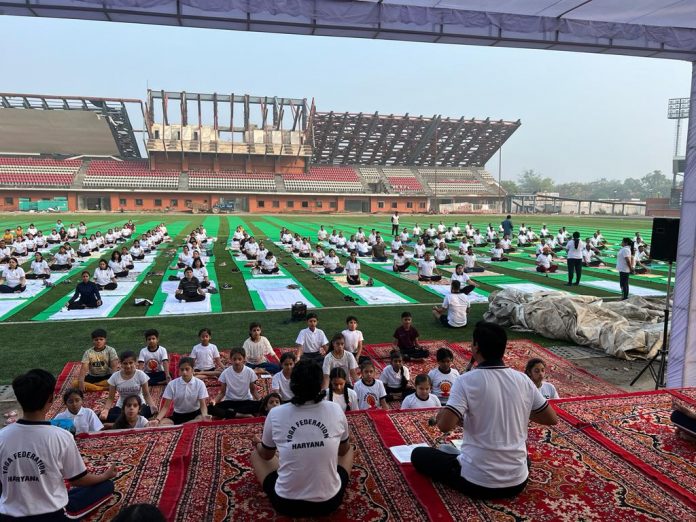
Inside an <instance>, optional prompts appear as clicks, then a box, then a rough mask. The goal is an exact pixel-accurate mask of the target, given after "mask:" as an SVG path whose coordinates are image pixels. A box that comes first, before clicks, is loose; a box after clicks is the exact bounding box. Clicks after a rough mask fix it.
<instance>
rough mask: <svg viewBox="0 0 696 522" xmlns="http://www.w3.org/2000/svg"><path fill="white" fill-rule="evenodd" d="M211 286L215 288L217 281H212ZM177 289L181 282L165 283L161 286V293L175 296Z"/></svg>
mask: <svg viewBox="0 0 696 522" xmlns="http://www.w3.org/2000/svg"><path fill="white" fill-rule="evenodd" d="M210 286H212V287H215V286H216V285H215V281H212V280H211V281H210ZM177 288H179V281H163V282H162V285H161V286H160V292H164V293H165V294H170V295H173V294H175V293H176V289H177ZM204 290H205V289H204Z"/></svg>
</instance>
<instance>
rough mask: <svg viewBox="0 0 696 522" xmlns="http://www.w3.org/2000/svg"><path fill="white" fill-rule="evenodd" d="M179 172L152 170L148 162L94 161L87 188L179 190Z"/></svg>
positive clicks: (91, 165) (85, 183)
mask: <svg viewBox="0 0 696 522" xmlns="http://www.w3.org/2000/svg"><path fill="white" fill-rule="evenodd" d="M179 174H180V172H179V171H177V170H150V168H149V167H148V164H147V162H146V161H102V160H95V161H92V162H91V163H90V165H89V167H88V168H87V173H86V175H85V180H84V183H83V185H84V186H85V187H125V188H142V189H150V188H158V189H177V188H178V187H179Z"/></svg>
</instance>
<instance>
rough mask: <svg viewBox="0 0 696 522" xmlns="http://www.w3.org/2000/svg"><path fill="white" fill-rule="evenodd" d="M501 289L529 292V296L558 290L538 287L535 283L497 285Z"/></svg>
mask: <svg viewBox="0 0 696 522" xmlns="http://www.w3.org/2000/svg"><path fill="white" fill-rule="evenodd" d="M496 286H499V287H500V288H513V289H515V290H519V291H520V292H527V293H528V294H533V293H534V292H556V291H557V290H555V289H553V288H549V287H548V286H542V285H537V284H535V283H504V284H501V285H496Z"/></svg>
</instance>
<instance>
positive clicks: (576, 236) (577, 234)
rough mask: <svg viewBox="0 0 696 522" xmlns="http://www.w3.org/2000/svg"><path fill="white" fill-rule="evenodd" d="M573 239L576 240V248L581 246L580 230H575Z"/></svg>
mask: <svg viewBox="0 0 696 522" xmlns="http://www.w3.org/2000/svg"><path fill="white" fill-rule="evenodd" d="M573 241H574V242H575V250H577V249H578V248H579V247H580V232H573Z"/></svg>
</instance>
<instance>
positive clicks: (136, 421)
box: [111, 395, 150, 430]
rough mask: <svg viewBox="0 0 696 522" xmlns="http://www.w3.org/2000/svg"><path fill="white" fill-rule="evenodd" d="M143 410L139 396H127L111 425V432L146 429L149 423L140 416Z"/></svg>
mask: <svg viewBox="0 0 696 522" xmlns="http://www.w3.org/2000/svg"><path fill="white" fill-rule="evenodd" d="M142 408H143V400H142V399H141V398H140V396H139V395H129V396H128V397H126V398H125V399H124V400H123V410H121V413H120V414H119V416H118V417H117V418H116V420H115V421H114V423H113V424H112V425H111V429H112V430H129V429H135V428H147V425H148V424H150V422H149V421H148V420H147V418H146V417H143V416H142V415H140V411H141V409H142Z"/></svg>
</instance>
